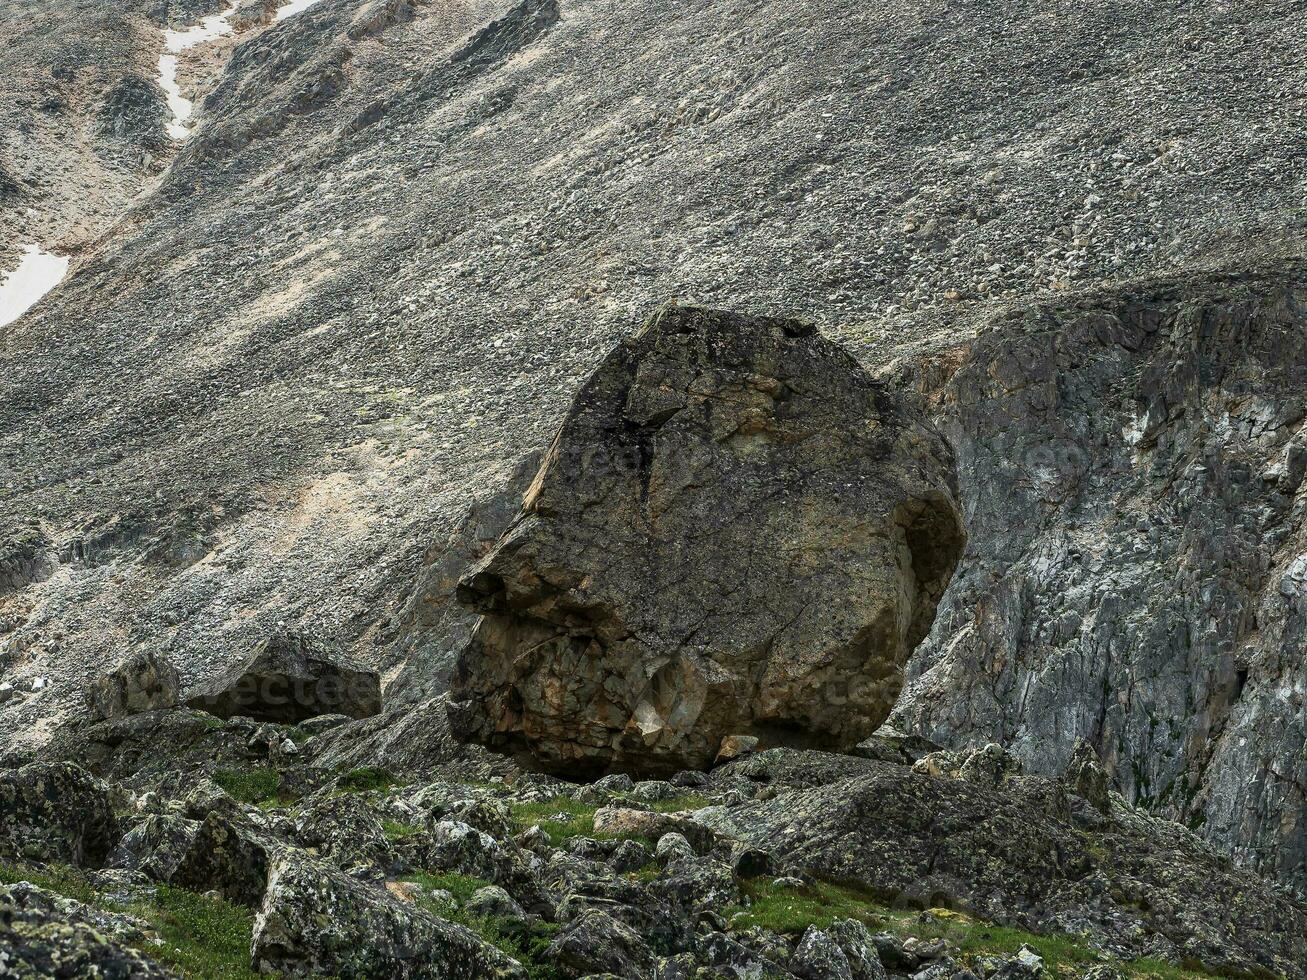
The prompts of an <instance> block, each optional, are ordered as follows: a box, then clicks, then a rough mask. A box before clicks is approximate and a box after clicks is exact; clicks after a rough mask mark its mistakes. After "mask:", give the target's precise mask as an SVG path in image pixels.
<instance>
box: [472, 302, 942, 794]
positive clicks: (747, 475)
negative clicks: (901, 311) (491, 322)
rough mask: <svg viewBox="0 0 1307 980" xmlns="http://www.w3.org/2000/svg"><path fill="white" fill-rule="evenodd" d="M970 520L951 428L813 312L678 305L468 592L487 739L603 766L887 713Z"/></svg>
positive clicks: (553, 760) (683, 756) (621, 348)
mask: <svg viewBox="0 0 1307 980" xmlns="http://www.w3.org/2000/svg"><path fill="white" fill-rule="evenodd" d="M964 540H965V534H964V531H963V529H962V523H961V519H960V517H959V513H958V506H957V502H956V491H955V487H954V471H953V460H952V456H951V453H950V450H949V449H948V447H947V445H946V444H945V442H944V440H943V439H942V438H941V437H940V436H939V435H938V434H937V433H936V432H935V431H934V430H933V429H932V428H931V427H930V426H929V425H928V424H927V423H925V422H924V421H923V420H922V419H921V418H919V417H918V416H916V415H914V414H912V413H911V412H910V411H908V410H907V409H906V408H905V407H904V406H902V405H901V404H899V403H898V401H897V400H896V399H895V398H894V397H893V396H892V395H891V393H890V392H889V391H888V390H887V389H886V388H885V387H884V386H882V385H881V384H879V383H878V382H877V381H875V380H874V379H873V378H872V377H871V376H870V375H869V374H867V372H866V371H865V370H863V369H862V368H861V367H860V366H859V365H858V363H857V362H856V361H855V360H854V359H853V358H852V357H851V356H850V355H849V354H847V353H846V352H845V351H844V350H842V349H841V348H840V347H838V346H836V345H835V344H834V343H832V342H831V341H829V340H827V339H826V338H825V337H823V336H822V335H821V334H820V333H819V332H818V331H817V330H816V329H815V328H814V327H813V326H811V325H810V324H807V323H804V322H801V321H796V320H784V319H774V318H763V317H750V316H741V315H734V314H729V313H720V312H714V311H710V310H705V309H701V308H697V307H679V306H676V305H669V306H666V307H664V308H662V309H661V310H660V311H659V312H658V313H657V314H656V315H655V316H654V317H653V318H652V319H651V320H650V321H649V322H648V323H647V324H646V325H645V327H644V329H643V330H641V331H640V332H639V333H638V334H637V335H636V336H635V337H633V338H631V339H629V340H627V341H625V342H623V343H621V344H620V345H618V346H617V347H616V348H615V349H614V350H613V351H612V352H611V353H610V354H609V355H608V356H607V357H606V358H605V360H604V361H603V363H602V364H601V365H600V367H599V368H598V370H597V371H596V372H595V373H594V374H593V375H592V376H591V377H590V378H589V380H588V381H587V382H586V384H585V385H584V387H583V388H582V390H581V391H580V393H579V394H578V396H577V397H576V400H575V401H574V403H573V405H572V407H571V410H570V412H569V414H568V415H567V417H566V419H565V420H564V422H563V425H562V427H561V429H560V431H559V433H558V435H557V437H556V439H555V441H554V443H553V446H552V447H551V449H550V450H549V452H548V454H547V455H546V457H545V460H544V462H543V463H542V464H541V468H540V471H539V473H538V474H537V476H536V479H535V482H534V484H533V485H532V486H531V488H530V489H529V490H528V492H527V494H526V497H525V500H524V503H523V512H522V514H521V516H520V517H519V518H518V519H517V520H516V521H515V522H514V524H513V525H512V526H511V527H510V528H509V529H508V531H507V532H506V533H505V534H504V536H503V537H502V538H501V540H500V541H499V543H498V544H497V545H496V547H495V548H494V549H493V550H492V551H491V552H490V554H489V555H488V556H487V557H486V558H485V559H484V560H483V561H482V562H481V563H480V564H479V565H477V566H476V567H474V568H473V570H472V571H471V572H469V573H468V574H467V575H466V576H465V577H464V579H463V580H462V581H461V582H460V584H459V592H458V595H459V599H460V601H462V602H463V603H464V604H466V605H468V606H469V607H471V608H472V609H474V610H475V611H477V612H480V613H481V614H482V619H481V621H480V623H479V625H478V626H477V628H476V630H475V632H474V634H473V636H472V639H471V640H470V642H469V643H468V645H467V646H466V648H465V649H464V651H463V652H462V654H461V656H460V658H459V663H458V667H457V670H456V674H455V679H454V689H453V697H454V699H455V704H454V705H452V706H451V721H452V722H453V724H454V728H455V730H456V732H457V733H458V734H459V735H460V737H463V738H465V739H468V740H475V741H479V742H482V743H484V744H486V745H489V746H491V747H494V748H497V749H500V750H502V751H510V752H513V751H521V750H529V752H530V753H531V754H532V755H533V756H534V757H535V759H536V761H537V762H538V763H539V764H540V765H542V766H544V767H545V768H548V769H553V770H556V771H559V772H565V773H568V774H586V773H595V772H600V771H606V770H609V769H616V770H631V771H643V772H660V771H671V770H675V769H678V768H686V767H703V766H706V765H708V764H710V763H711V762H712V760H713V758H714V756H715V755H716V754H717V752H718V749H719V746H720V744H721V742H722V739H723V738H724V737H727V736H732V735H750V736H756V737H757V738H758V739H759V740H760V744H761V745H762V746H763V747H766V746H768V745H777V744H791V745H804V746H822V747H838V748H847V747H850V746H852V745H854V744H856V743H857V742H858V741H860V740H861V739H863V738H865V737H867V736H868V735H870V734H871V732H873V731H874V730H875V729H876V727H877V726H878V725H879V724H880V723H881V722H882V721H883V720H884V718H885V716H886V715H887V714H888V712H889V710H890V708H891V706H892V705H893V703H894V700H895V698H896V696H897V695H898V692H899V689H900V686H901V682H902V666H903V663H904V661H905V659H906V658H907V656H908V654H909V653H910V652H911V650H912V649H913V647H915V646H916V644H917V643H918V642H919V641H920V640H921V639H922V637H924V636H925V634H926V632H927V630H928V628H929V626H930V624H931V621H932V619H933V617H934V613H935V606H936V603H937V602H938V601H939V598H940V596H941V594H942V592H943V590H944V587H945V585H946V584H947V583H948V580H949V577H950V576H951V574H952V572H953V567H954V565H955V563H956V562H957V560H958V557H959V555H960V554H961V551H962V547H963V542H964Z"/></svg>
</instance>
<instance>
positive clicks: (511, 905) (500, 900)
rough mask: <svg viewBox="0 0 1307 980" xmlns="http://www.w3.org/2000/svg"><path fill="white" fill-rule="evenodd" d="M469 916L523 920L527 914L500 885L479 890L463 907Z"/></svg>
mask: <svg viewBox="0 0 1307 980" xmlns="http://www.w3.org/2000/svg"><path fill="white" fill-rule="evenodd" d="M463 911H464V912H465V913H467V914H468V915H474V916H482V917H485V918H492V919H509V920H517V921H520V920H523V919H525V918H526V916H527V913H526V910H525V909H524V908H522V906H521V905H520V904H518V902H517V901H516V900H515V899H514V898H513V896H512V895H510V894H508V892H506V891H504V889H502V888H500V887H499V886H498V885H487V886H486V887H484V888H478V889H477V890H476V891H475V892H473V893H472V894H471V896H470V897H469V898H468V900H467V902H465V903H464V905H463Z"/></svg>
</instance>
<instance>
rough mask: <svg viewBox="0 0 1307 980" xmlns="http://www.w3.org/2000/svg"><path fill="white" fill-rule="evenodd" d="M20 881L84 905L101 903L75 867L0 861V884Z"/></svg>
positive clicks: (11, 883) (14, 883)
mask: <svg viewBox="0 0 1307 980" xmlns="http://www.w3.org/2000/svg"><path fill="white" fill-rule="evenodd" d="M20 881H26V882H30V883H31V884H33V885H35V886H36V887H37V888H44V889H45V890H46V891H49V892H54V893H55V894H57V895H62V896H64V897H65V898H73V899H76V900H77V901H79V902H82V903H83V904H85V905H100V904H103V903H99V901H98V899H99V895H98V894H97V893H96V891H95V889H94V888H92V887H91V886H90V885H89V884H88V883H87V881H86V877H85V876H84V875H83V874H82V873H81V872H80V871H78V870H77V869H76V868H70V867H68V866H66V865H62V864H43V865H40V866H39V867H37V866H28V865H24V864H5V863H3V862H0V885H16V884H18V883H19V882H20Z"/></svg>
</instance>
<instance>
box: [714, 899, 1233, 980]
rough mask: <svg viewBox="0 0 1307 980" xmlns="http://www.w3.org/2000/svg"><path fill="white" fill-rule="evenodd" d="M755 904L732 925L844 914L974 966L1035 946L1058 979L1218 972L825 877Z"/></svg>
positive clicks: (796, 922)
mask: <svg viewBox="0 0 1307 980" xmlns="http://www.w3.org/2000/svg"><path fill="white" fill-rule="evenodd" d="M744 887H745V894H746V895H748V896H749V898H750V904H748V905H739V906H733V907H731V908H728V909H726V910H725V915H726V918H727V920H728V921H729V922H730V923H731V928H732V929H747V928H749V927H751V926H762V927H763V928H765V929H770V930H771V931H773V932H777V933H781V934H787V935H798V934H800V933H802V932H803V931H804V930H805V929H807V928H808V927H809V926H816V927H817V928H819V929H821V928H825V927H827V926H829V925H831V924H832V923H833V922H835V921H836V920H838V919H860V920H862V921H863V922H865V923H867V925H868V927H869V928H870V929H872V931H873V932H892V933H895V934H896V935H898V936H901V937H903V938H905V939H906V938H907V937H909V936H915V937H916V938H918V939H945V940H947V941H948V942H950V943H951V944H952V945H953V946H955V947H956V948H957V950H958V952H959V954H960V959H961V960H962V961H963V962H964V963H965V964H967V965H971V964H972V963H973V962H974V961H975V960H976V959H978V958H979V957H981V956H986V955H1011V954H1014V953H1016V952H1017V951H1018V950H1020V949H1021V947H1022V946H1029V947H1030V948H1031V949H1033V950H1035V951H1036V952H1037V953H1038V954H1039V955H1040V956H1042V957H1043V958H1044V965H1045V967H1046V968H1047V969H1048V971H1049V973H1050V974H1051V975H1052V976H1054V977H1058V976H1063V975H1065V976H1078V975H1079V974H1080V973H1082V972H1083V970H1084V967H1086V966H1088V965H1092V964H1097V963H1102V964H1105V965H1109V966H1113V967H1116V968H1117V969H1119V970H1120V971H1121V972H1122V973H1124V974H1125V975H1126V976H1127V977H1130V978H1132V980H1209V978H1211V977H1214V976H1217V974H1212V973H1207V972H1204V971H1203V970H1201V969H1195V968H1193V967H1181V966H1176V965H1174V964H1170V963H1165V962H1162V961H1160V960H1153V959H1140V960H1135V961H1132V962H1121V961H1118V960H1113V959H1110V958H1108V957H1104V956H1103V955H1101V954H1099V953H1098V952H1096V951H1095V950H1094V949H1092V948H1091V947H1090V946H1089V945H1088V943H1087V942H1085V941H1084V940H1082V939H1080V938H1079V937H1077V936H1069V935H1036V934H1034V933H1030V932H1026V931H1024V930H1022V929H1014V928H1011V927H1009V926H997V925H993V924H991V923H988V922H982V921H978V920H976V919H973V918H971V917H970V916H967V915H964V914H962V913H960V912H953V911H949V910H945V909H932V910H930V912H929V913H928V914H924V915H923V914H922V913H920V912H916V911H909V910H903V909H890V908H887V907H885V906H884V905H883V904H881V903H879V902H877V901H876V899H875V898H874V897H873V896H871V895H869V894H867V893H866V892H863V891H860V890H858V889H855V888H847V887H844V886H841V885H836V884H833V883H830V882H817V883H815V884H813V885H809V886H805V887H802V888H777V887H776V886H775V885H773V884H772V883H770V882H766V881H756V882H749V883H747V884H746V885H745V886H744Z"/></svg>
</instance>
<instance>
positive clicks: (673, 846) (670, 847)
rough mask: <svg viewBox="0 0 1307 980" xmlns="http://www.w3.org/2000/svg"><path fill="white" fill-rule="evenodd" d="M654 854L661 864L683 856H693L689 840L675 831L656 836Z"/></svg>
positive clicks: (677, 859)
mask: <svg viewBox="0 0 1307 980" xmlns="http://www.w3.org/2000/svg"><path fill="white" fill-rule="evenodd" d="M654 856H655V857H656V858H657V859H658V863H659V864H661V865H667V864H669V863H671V862H672V861H679V860H681V859H683V858H693V857H694V848H693V847H691V846H690V842H689V841H688V840H686V839H685V836H684V835H683V834H678V833H677V832H676V831H670V832H669V833H666V834H663V835H662V836H661V837H659V838H658V846H657V847H656V848H655V849H654Z"/></svg>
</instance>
